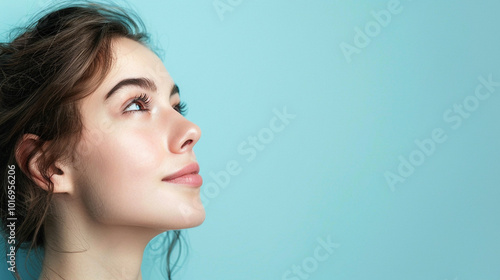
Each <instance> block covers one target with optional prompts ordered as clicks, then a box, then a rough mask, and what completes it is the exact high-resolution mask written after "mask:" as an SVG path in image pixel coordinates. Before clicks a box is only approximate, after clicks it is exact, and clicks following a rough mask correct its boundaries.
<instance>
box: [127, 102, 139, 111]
mask: <svg viewBox="0 0 500 280" xmlns="http://www.w3.org/2000/svg"><path fill="white" fill-rule="evenodd" d="M141 110H142V108H141V106H139V104H138V102H134V103H132V104H130V105H128V106H127V108H125V110H124V112H130V111H141Z"/></svg>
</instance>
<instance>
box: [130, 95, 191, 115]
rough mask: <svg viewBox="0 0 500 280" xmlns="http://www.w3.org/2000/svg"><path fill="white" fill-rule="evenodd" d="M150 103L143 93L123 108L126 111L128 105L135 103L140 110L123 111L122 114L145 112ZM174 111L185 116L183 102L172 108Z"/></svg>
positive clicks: (185, 109)
mask: <svg viewBox="0 0 500 280" xmlns="http://www.w3.org/2000/svg"><path fill="white" fill-rule="evenodd" d="M150 102H151V98H150V97H149V96H148V95H147V94H145V93H143V94H141V95H139V96H136V97H134V99H133V100H132V101H131V102H130V103H129V104H128V105H127V107H125V109H127V108H128V107H130V105H132V104H134V103H136V104H139V107H142V108H141V109H139V110H127V111H124V113H137V112H144V111H147V110H149V103H150ZM174 110H176V111H177V112H178V113H179V114H181V115H183V116H185V115H186V112H187V105H186V103H185V102H180V103H178V104H176V105H175V106H174Z"/></svg>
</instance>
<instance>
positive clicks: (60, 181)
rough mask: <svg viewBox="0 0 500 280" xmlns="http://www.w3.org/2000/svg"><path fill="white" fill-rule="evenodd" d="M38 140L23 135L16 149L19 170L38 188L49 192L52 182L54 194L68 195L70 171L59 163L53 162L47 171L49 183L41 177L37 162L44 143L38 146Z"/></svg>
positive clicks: (44, 145)
mask: <svg viewBox="0 0 500 280" xmlns="http://www.w3.org/2000/svg"><path fill="white" fill-rule="evenodd" d="M39 142H40V138H39V137H38V136H37V135H35V134H31V133H28V134H24V135H23V137H22V139H21V141H19V143H18V145H17V149H16V161H17V164H18V166H19V168H21V170H22V171H23V172H24V174H26V175H27V176H28V177H30V178H31V179H32V180H33V181H34V182H35V184H37V185H38V186H39V187H40V188H42V189H44V190H46V191H49V184H50V182H52V185H53V188H54V189H53V192H54V193H70V192H71V191H72V189H73V186H72V184H71V180H70V170H69V168H68V166H67V165H65V164H64V163H62V162H60V161H56V162H54V163H53V164H52V165H51V166H50V167H49V169H48V176H49V181H50V182H49V181H48V180H47V179H46V178H45V177H44V176H43V173H42V170H41V169H40V167H41V166H40V164H39V160H40V157H41V156H43V151H42V150H43V149H44V148H45V147H46V143H44V144H42V145H40V143H39Z"/></svg>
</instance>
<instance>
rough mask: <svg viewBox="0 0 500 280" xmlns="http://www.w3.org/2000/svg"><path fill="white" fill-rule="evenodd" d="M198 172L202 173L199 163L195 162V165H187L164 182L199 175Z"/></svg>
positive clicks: (164, 179)
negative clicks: (189, 175)
mask: <svg viewBox="0 0 500 280" xmlns="http://www.w3.org/2000/svg"><path fill="white" fill-rule="evenodd" d="M198 172H200V166H199V165H198V163H196V162H193V163H190V164H188V165H186V166H185V167H183V168H182V169H181V170H179V171H177V172H175V173H172V174H170V175H168V176H167V177H165V178H163V179H162V181H168V180H172V179H175V178H178V177H181V176H184V175H188V174H198Z"/></svg>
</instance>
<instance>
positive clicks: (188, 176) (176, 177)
mask: <svg viewBox="0 0 500 280" xmlns="http://www.w3.org/2000/svg"><path fill="white" fill-rule="evenodd" d="M198 172H200V166H199V165H198V164H197V163H196V162H193V163H191V164H188V165H186V166H185V167H184V168H182V169H181V170H179V171H177V172H175V173H173V174H171V175H169V176H167V177H165V178H163V179H162V181H164V182H167V183H171V184H181V185H187V186H192V187H200V186H201V184H203V179H202V178H201V176H200V175H199V174H198Z"/></svg>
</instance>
